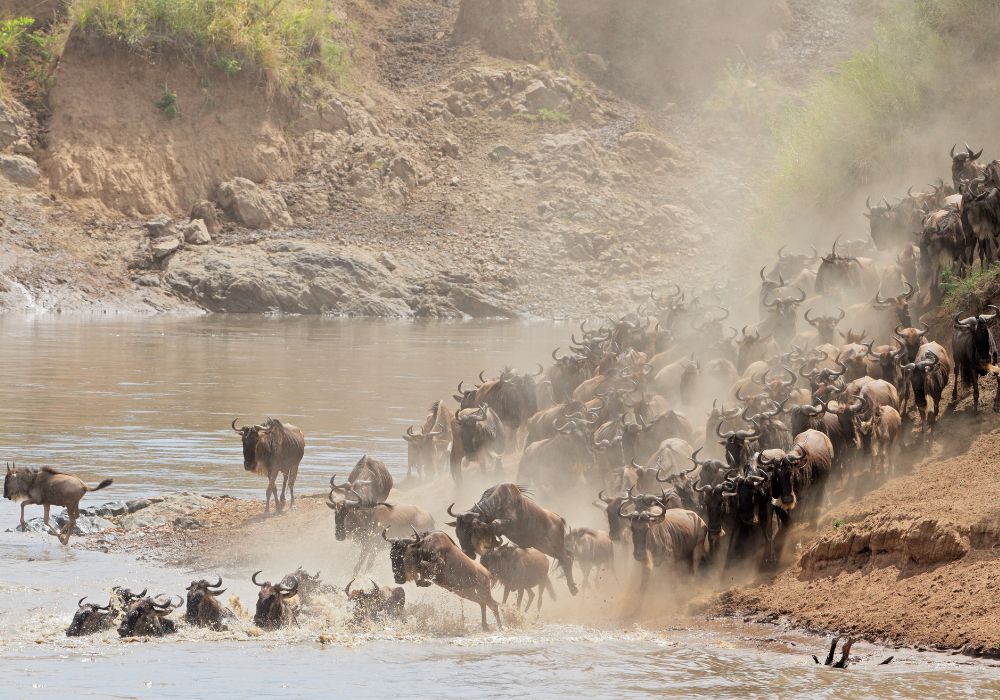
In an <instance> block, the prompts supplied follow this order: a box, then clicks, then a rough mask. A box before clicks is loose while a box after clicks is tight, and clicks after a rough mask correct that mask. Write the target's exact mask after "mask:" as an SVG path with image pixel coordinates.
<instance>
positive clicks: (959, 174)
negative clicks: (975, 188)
mask: <svg viewBox="0 0 1000 700" xmlns="http://www.w3.org/2000/svg"><path fill="white" fill-rule="evenodd" d="M957 145H958V144H953V145H952V147H951V151H949V155H950V156H951V178H952V181H953V182H954V183H955V187H958V185H959V183H962V182H967V181H968V180H971V179H973V178H975V177H976V176H977V175H979V169H978V168H977V167H976V161H977V160H979V157H980V156H981V155H983V149H981V148H980V149H979V152H976V151H973V150H972V149H971V148H970V147H969V144H965V150H964V151H959V152H958V153H955V146H957Z"/></svg>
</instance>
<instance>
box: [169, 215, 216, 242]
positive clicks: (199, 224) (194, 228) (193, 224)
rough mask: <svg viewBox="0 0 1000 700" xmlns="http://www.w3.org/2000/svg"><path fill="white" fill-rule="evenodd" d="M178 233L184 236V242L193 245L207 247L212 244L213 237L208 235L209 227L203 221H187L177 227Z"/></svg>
mask: <svg viewBox="0 0 1000 700" xmlns="http://www.w3.org/2000/svg"><path fill="white" fill-rule="evenodd" d="M177 231H178V233H180V234H181V235H182V236H184V242H185V243H190V244H191V245H206V244H208V243H211V242H212V237H211V236H210V235H208V227H207V226H206V225H205V222H204V221H203V220H201V219H191V220H190V221H185V222H184V223H183V224H180V225H179V226H178V227H177Z"/></svg>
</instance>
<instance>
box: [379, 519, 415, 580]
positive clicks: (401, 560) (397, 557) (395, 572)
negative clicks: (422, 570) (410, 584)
mask: <svg viewBox="0 0 1000 700" xmlns="http://www.w3.org/2000/svg"><path fill="white" fill-rule="evenodd" d="M388 532H389V528H385V529H383V530H382V539H384V540H385V541H386V542H388V543H389V563H390V564H391V565H392V578H393V580H394V581H395V582H396V583H398V584H399V585H403V584H404V583H406V582H407V581H412V580H414V579H415V578H416V572H414V571H412V570H411V569H410V567H408V566H407V556H406V553H407V550H408V549H409V548H410V547H411V546H413V545H417V544H420V540H421V539H422V538H423V535H421V534H420V533H418V532H417V531H416V530H414V531H413V536H412V537H388Z"/></svg>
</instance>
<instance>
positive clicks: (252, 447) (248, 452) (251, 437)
mask: <svg viewBox="0 0 1000 700" xmlns="http://www.w3.org/2000/svg"><path fill="white" fill-rule="evenodd" d="M237 420H239V419H238V418H234V419H233V422H232V427H233V430H234V431H236V432H237V433H239V434H240V437H241V438H242V439H243V468H244V469H246V470H247V471H248V472H252V471H254V470H255V469H256V468H257V443H258V441H259V440H260V438H261V436H262V434H266V433H267V430H268V428H267V424H266V423H265V425H244V426H243V427H242V428H237V427H236V421H237ZM268 420H270V419H268Z"/></svg>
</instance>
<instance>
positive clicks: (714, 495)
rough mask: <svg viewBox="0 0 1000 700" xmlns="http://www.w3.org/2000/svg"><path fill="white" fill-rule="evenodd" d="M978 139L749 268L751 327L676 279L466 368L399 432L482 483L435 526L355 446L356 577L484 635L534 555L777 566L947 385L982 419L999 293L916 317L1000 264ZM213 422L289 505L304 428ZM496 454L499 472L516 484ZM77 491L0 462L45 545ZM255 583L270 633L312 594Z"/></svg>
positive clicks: (371, 594) (535, 584)
mask: <svg viewBox="0 0 1000 700" xmlns="http://www.w3.org/2000/svg"><path fill="white" fill-rule="evenodd" d="M981 153H982V151H979V152H976V151H974V150H973V149H972V148H969V147H968V146H967V147H966V148H965V150H962V151H957V152H956V150H955V148H954V147H953V148H952V149H951V157H952V183H951V184H945V183H944V182H939V184H938V185H936V186H930V189H929V190H928V191H923V192H913V191H912V188H911V190H910V191H908V192H907V196H906V197H904V198H903V199H901V200H900V201H899V202H897V203H895V204H890V203H889V202H888V201H885V200H883V202H882V203H881V204H879V205H877V206H870V200H869V202H868V203H867V211H866V212H865V216H866V217H867V218H868V220H869V222H870V236H869V237H868V238H866V239H857V240H847V241H844V242H841V241H840V240H839V239H838V240H837V241H835V242H834V243H833V245H832V248H831V250H830V252H829V253H827V254H825V255H821V254H820V253H818V252H817V251H816V250H815V248H814V249H812V251H811V252H809V253H803V252H798V253H791V252H786V251H785V249H784V248H782V249H780V250H779V251H778V257H777V259H776V260H775V262H774V264H773V265H770V266H765V267H764V268H762V269H761V270H760V272H759V277H760V291H759V297H758V298H757V312H758V318H757V320H756V321H755V322H753V323H749V322H748V323H746V324H745V325H743V324H735V323H733V322H731V321H729V319H730V316H731V313H730V310H729V309H727V308H726V307H725V306H724V305H723V300H722V299H721V297H720V296H719V290H718V289H713V290H709V291H707V292H703V293H701V294H692V293H691V292H686V291H683V290H682V289H681V288H680V287H679V286H677V285H673V291H672V293H669V294H665V295H660V296H658V295H656V294H654V293H650V294H649V298H648V300H647V301H645V302H644V303H643V304H642V305H641V306H639V308H638V309H636V311H635V312H633V313H629V314H627V315H625V316H622V317H620V318H609V319H607V320H606V321H605V322H603V323H601V324H599V325H593V326H592V327H589V328H588V325H587V323H582V324H580V331H579V335H580V337H579V338H577V337H576V333H574V334H573V335H572V337H571V339H570V343H571V344H570V345H569V346H568V351H563V350H562V349H561V348H557V349H555V350H553V351H552V353H551V356H552V360H553V362H552V364H551V365H550V366H549V367H548V368H543V367H542V366H539V367H538V369H537V371H536V372H518V371H514V370H511V369H504V370H502V371H501V372H500V373H499V376H495V377H492V378H487V377H486V376H485V373H480V375H479V383H478V384H476V385H468V386H467V385H466V383H465V381H464V380H463V381H460V382H459V383H458V388H457V393H456V394H455V395H454V397H453V398H454V400H455V401H456V402H457V405H456V406H455V408H454V409H453V408H451V407H450V406H449V405H448V404H449V401H448V400H447V399H441V400H438V401H435V402H434V403H433V404H432V405H431V407H430V409H429V411H428V413H427V416H426V418H425V420H424V422H423V424H422V425H421V426H420V427H419V428H418V429H414V428H413V427H411V428H409V429H408V430H407V431H406V434H405V435H404V436H403V438H404V439H405V440H406V442H407V446H408V464H409V473H408V474H407V477H408V479H409V478H410V477H413V478H414V479H417V480H421V479H428V478H435V477H436V476H437V475H438V474H440V473H444V472H450V475H451V478H452V479H453V480H454V482H455V484H456V486H458V487H460V486H461V485H462V483H463V481H465V480H475V482H476V483H479V482H485V483H491V482H494V481H496V482H498V483H495V485H492V486H490V487H489V488H487V489H486V490H485V491H484V492H483V494H482V497H481V498H480V499H479V500H478V501H477V502H475V503H473V504H471V505H469V506H468V507H461V508H456V504H455V503H451V504H450V505H447V507H445V503H444V502H442V503H441V504H440V506H441V508H442V510H443V512H446V513H447V515H448V516H449V518H450V521H449V522H447V523H446V524H445V527H446V528H448V530H442V529H436V527H437V523H436V521H435V519H434V517H433V516H432V515H431V513H429V512H428V511H427V510H425V509H424V508H421V507H419V506H416V505H408V504H403V503H390V502H388V501H387V500H386V499H387V498H389V494H390V492H391V490H392V488H393V477H392V475H391V474H390V472H389V470H388V469H387V467H386V465H385V464H384V463H383V462H381V461H379V460H378V459H375V458H372V457H369V456H367V455H366V456H364V457H362V458H361V459H360V460H359V461H358V463H357V464H356V465H355V466H354V468H353V470H352V471H351V472H350V473H349V474H348V475H347V477H346V479H342V480H341V481H340V482H339V483H338V481H337V479H338V478H340V475H336V474H335V475H334V476H333V477H332V478H331V479H330V491H329V496H328V500H327V505H328V506H329V508H330V509H331V510H333V518H334V524H335V537H336V539H337V540H338V541H345V540H350V541H352V542H354V543H356V544H357V549H358V560H357V564H356V567H355V576H358V575H361V574H363V573H364V572H366V571H368V570H369V569H370V568H371V566H372V564H373V562H374V561H375V560H376V558H377V557H380V556H385V555H386V554H388V558H389V562H390V564H391V567H392V572H393V576H394V579H395V583H396V584H397V585H398V586H402V585H404V584H406V583H414V584H416V585H417V586H420V587H426V586H432V585H436V586H440V587H442V588H444V589H446V590H448V591H451V592H453V593H455V594H456V595H458V596H460V597H462V598H465V599H467V600H470V601H473V602H474V603H475V604H478V605H479V606H480V608H481V622H482V626H483V627H484V628H487V610H490V611H491V612H492V614H493V616H494V618H495V620H496V623H497V625H498V626H502V621H501V619H500V610H499V607H498V604H497V602H496V600H495V599H494V596H493V589H494V587H495V586H496V585H502V586H503V588H504V602H506V599H507V596H508V595H509V593H510V592H516V593H517V604H518V605H519V606H520V604H521V601H522V596H523V595H524V594H525V593H527V594H528V603H527V605H528V606H530V605H532V603H533V601H534V599H535V598H536V597H537V606H538V607H539V608H540V607H541V602H542V594H543V593H547V594H548V595H550V596H553V597H554V595H555V594H554V592H553V586H552V583H551V581H550V578H549V574H550V560H551V562H552V563H553V565H554V567H555V569H553V570H556V569H557V570H558V572H559V574H560V575H561V577H563V578H564V579H565V582H566V586H567V588H568V590H569V593H570V594H572V595H576V594H577V592H578V587H577V579H576V573H575V566H576V567H578V568H579V570H580V572H581V573H582V583H583V585H585V586H586V585H590V584H591V580H590V579H591V575H592V573H595V572H597V573H598V574H600V573H601V572H604V571H609V572H610V571H613V569H614V565H615V560H616V555H617V554H618V553H619V552H624V553H628V552H630V553H631V558H634V560H635V561H636V562H638V565H639V567H640V572H641V573H640V577H639V579H640V581H639V586H640V589H641V591H645V590H646V589H647V588H648V587H649V586H650V585H651V583H653V584H654V585H655V583H656V582H657V579H659V578H661V577H663V576H674V577H677V576H680V577H689V578H694V577H698V576H699V575H701V573H700V572H701V571H702V570H703V569H705V568H706V567H710V568H722V569H725V568H727V567H732V566H734V565H735V564H740V565H743V566H750V567H751V568H756V569H768V568H772V567H775V566H776V565H777V564H778V562H779V561H780V559H781V556H782V552H783V550H784V549H785V547H786V544H787V543H788V541H789V533H791V532H793V530H794V529H795V528H801V529H807V528H809V527H813V526H815V525H816V523H817V520H818V518H819V516H820V515H821V513H822V511H823V509H824V507H825V506H826V504H827V503H829V500H830V497H831V495H832V494H834V493H837V492H845V493H854V494H856V493H858V492H859V491H860V490H862V489H863V488H870V487H871V486H872V485H873V484H877V483H878V482H880V481H882V480H884V479H886V478H889V477H891V476H892V474H893V473H894V472H895V470H896V468H897V466H899V465H898V462H899V455H900V452H901V450H902V449H903V448H904V445H905V446H907V447H915V446H920V445H922V444H924V443H927V442H930V441H933V440H934V439H935V435H934V430H935V425H936V423H937V420H938V417H939V415H940V413H941V411H942V404H943V402H945V401H946V400H947V398H948V394H947V390H948V388H949V387H948V385H949V383H950V384H951V386H950V398H951V401H952V402H956V401H957V400H958V398H959V396H960V394H963V395H964V394H968V393H971V394H972V396H973V406H972V410H973V412H978V410H979V396H980V387H979V384H980V379H981V378H984V377H994V378H996V377H997V376H998V371H997V368H996V366H995V363H996V362H997V349H996V344H995V342H994V338H993V334H992V332H991V330H990V325H991V323H992V322H993V320H994V319H995V318H996V317H997V315H998V314H1000V308H998V307H996V306H993V305H986V306H984V307H983V308H976V309H965V310H963V311H962V312H960V313H958V314H956V315H955V316H954V319H953V323H952V331H951V334H950V337H941V338H932V337H930V336H929V332H930V331H929V327H928V325H927V324H925V323H924V322H923V321H922V320H921V318H922V317H924V316H925V315H926V314H927V313H928V312H931V311H933V310H935V308H936V307H938V306H939V304H940V302H941V300H942V299H941V297H942V282H943V280H944V279H946V275H951V276H953V277H961V276H964V275H966V274H968V272H969V271H970V270H972V269H973V267H974V266H975V265H976V264H977V263H978V264H979V265H980V266H981V267H983V268H985V267H986V266H988V265H991V264H993V263H994V262H996V261H997V257H998V255H1000V239H998V235H1000V161H993V162H991V163H989V164H986V165H981V164H980V163H979V158H980V156H981ZM976 258H978V260H977V259H976ZM730 324H732V325H730ZM737 326H740V327H737ZM998 401H1000V393H998V394H997V398H995V399H994V402H993V410H994V411H997V410H1000V403H998ZM231 427H232V429H233V430H234V431H236V432H237V433H238V434H239V436H240V439H241V441H242V448H243V456H244V468H245V469H246V470H247V471H253V472H257V473H259V474H262V475H264V476H266V477H267V480H268V485H267V489H266V494H265V507H264V510H265V512H267V511H269V510H270V507H271V500H272V497H273V499H274V502H275V508H276V510H277V511H281V510H282V509H283V508H284V506H285V503H286V490H287V492H288V497H289V499H288V503H289V506H290V507H291V506H293V505H294V499H295V490H294V488H295V480H296V474H297V471H298V466H299V462H300V461H301V459H302V458H303V455H304V451H305V437H304V434H303V431H302V430H300V429H299V428H297V427H295V426H292V425H289V424H286V423H282V422H281V421H279V420H276V419H270V418H269V419H268V420H267V421H265V422H264V423H262V424H259V425H258V424H254V425H245V426H242V427H237V421H236V420H234V421H233V422H232V426H231ZM505 456H506V458H507V460H508V461H509V462H510V463H513V462H514V461H516V463H517V466H516V474H515V475H514V478H513V480H507V475H506V474H505V467H504V462H505ZM279 476H281V477H282V486H281V491H280V494H279V491H278V488H277V479H278V477H279ZM109 484H110V480H108V481H105V482H102V483H101V484H100V485H99V486H97V487H96V488H104V487H106V486H108V485H109ZM91 490H96V489H95V488H91V487H88V486H86V485H85V484H83V482H82V481H80V480H79V479H77V478H76V477H73V476H70V475H66V474H61V473H59V472H56V471H54V470H51V469H41V470H36V469H31V468H25V467H8V471H7V477H6V480H5V482H4V496H5V497H7V498H10V499H14V500H20V501H21V507H22V524H23V522H24V520H23V511H24V506H26V505H30V504H35V505H44V506H45V516H46V523H47V520H48V509H49V506H50V505H61V506H65V507H66V508H67V510H68V512H69V516H70V520H69V522H68V523H67V524H66V526H65V527H64V528H63V529H62V530H61V531H60V532H58V533H57V534H58V535H59V537H60V539H61V540H62V541H63V542H65V541H66V540H68V537H69V533H71V532H72V530H73V524H74V522H75V519H76V513H77V511H78V506H79V501H80V499H81V498H82V497H83V495H84V494H85V493H87V492H88V491H91ZM581 503H586V504H588V508H590V507H591V506H590V504H592V505H593V506H595V507H596V508H598V509H600V511H603V514H599V513H598V511H597V510H593V512H594V514H595V522H588V523H586V524H587V525H592V526H593V527H571V525H570V524H569V523H568V522H567V520H566V519H565V518H563V517H562V516H560V515H559V511H562V512H568V511H570V510H574V512H579V508H574V506H577V505H579V504H581ZM543 504H544V505H543ZM596 521H600V523H601V524H600V526H599V527H597V526H594V525H597V522H596ZM451 529H453V530H454V537H453V536H452V534H451ZM456 540H457V541H456ZM625 557H626V558H627V557H628V555H627V554H625ZM259 573H260V572H258V574H259ZM256 576H257V574H255V575H254V579H253V580H254V583H255V584H257V585H258V586H260V595H259V600H258V603H257V610H256V615H255V617H254V619H255V621H256V623H257V624H258V625H259V626H260V627H262V628H266V629H273V628H275V627H280V626H282V625H285V624H289V623H291V622H293V621H294V619H295V614H296V612H295V610H296V608H295V607H294V606H292V605H291V604H290V603H289V599H296V598H298V599H301V598H303V597H308V595H309V594H310V593H313V592H315V591H316V590H317V589H318V588H319V587H320V586H322V584H321V582H320V581H319V579H318V574H317V575H315V576H309V575H308V574H306V573H305V572H304V571H302V570H301V569H300V570H299V571H297V572H295V573H293V574H289V575H288V576H286V577H284V579H282V580H281V582H280V583H278V584H271V583H270V582H265V583H258V581H257V579H256ZM219 586H221V579H220V580H219V581H218V582H217V583H215V584H211V583H210V582H208V581H205V580H201V581H193V582H192V584H191V586H190V587H189V589H188V596H187V614H186V619H187V621H188V622H189V623H192V624H203V625H208V626H219V625H224V624H225V620H226V617H227V615H229V614H230V613H227V611H226V610H225V609H224V608H222V606H221V605H220V604H219V603H218V602H217V600H216V597H217V596H218V594H219V593H220V592H221V591H220V589H219ZM346 593H347V595H348V597H349V598H350V599H351V601H352V603H353V604H354V605H355V610H356V614H357V617H358V619H369V618H371V617H378V616H384V615H389V616H398V615H402V614H403V612H404V606H405V594H404V592H403V589H402V588H396V589H391V588H387V587H383V586H380V585H379V584H378V583H377V582H374V581H372V588H371V590H370V591H366V590H364V589H355V590H353V591H352V590H351V589H350V584H349V585H348V587H347V589H346ZM179 605H180V604H179V603H178V604H176V605H175V604H174V603H172V602H171V598H169V597H164V596H159V597H154V598H150V597H147V596H145V591H144V592H143V593H142V594H136V595H133V594H131V593H130V592H129V591H123V590H120V589H116V591H115V593H114V595H113V596H112V600H111V601H110V602H109V604H108V605H107V606H104V607H100V606H96V605H94V604H84V603H83V601H81V603H80V605H79V611H78V612H77V616H76V618H74V621H73V624H72V626H71V627H70V630H69V631H68V632H67V633H68V634H84V633H87V632H89V631H95V630H96V629H101V628H103V627H106V626H110V625H111V624H113V623H115V622H117V623H118V624H119V632H120V633H121V634H123V635H129V634H162V633H166V632H169V631H171V630H172V629H173V623H172V622H170V620H169V619H167V615H169V614H170V612H171V610H173V609H174V608H175V607H178V606H179ZM836 643H837V640H834V646H835V645H836ZM851 643H852V642H851V640H848V642H847V643H846V644H845V647H844V649H843V658H842V659H841V660H840V661H839V662H837V663H836V664H834V663H833V661H832V659H833V650H831V653H830V658H829V659H828V660H827V665H831V664H833V665H839V666H840V667H844V666H846V664H847V658H848V652H849V648H850V645H851ZM817 663H818V660H817Z"/></svg>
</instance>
